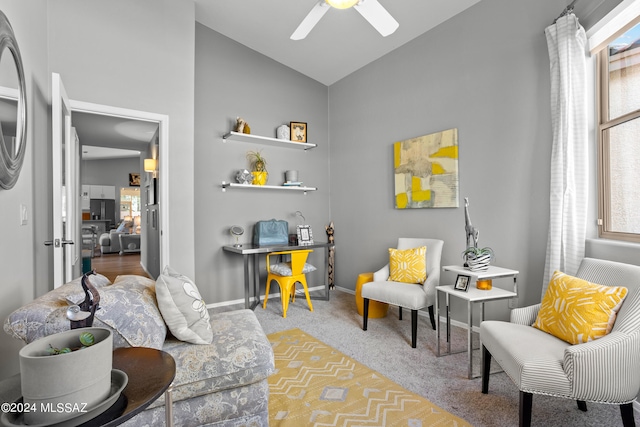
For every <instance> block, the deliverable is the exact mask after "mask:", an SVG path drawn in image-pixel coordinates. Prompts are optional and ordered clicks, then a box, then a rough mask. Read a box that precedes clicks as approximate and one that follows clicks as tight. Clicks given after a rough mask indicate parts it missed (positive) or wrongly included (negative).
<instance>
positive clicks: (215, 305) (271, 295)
mask: <svg viewBox="0 0 640 427" xmlns="http://www.w3.org/2000/svg"><path fill="white" fill-rule="evenodd" d="M336 289H337V288H336ZM312 291H324V285H322V286H314V287H312V288H309V292H312ZM279 296H280V292H277V293H269V298H274V297H279ZM262 300H264V294H261V295H260V301H262ZM236 304H240V305H244V298H241V299H236V300H231V301H224V302H217V303H213V304H207V309H211V308H218V307H228V306H230V305H236Z"/></svg>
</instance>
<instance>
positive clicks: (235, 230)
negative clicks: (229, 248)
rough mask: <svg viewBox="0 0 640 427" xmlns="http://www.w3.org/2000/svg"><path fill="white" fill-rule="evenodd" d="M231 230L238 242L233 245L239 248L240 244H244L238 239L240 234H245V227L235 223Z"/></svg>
mask: <svg viewBox="0 0 640 427" xmlns="http://www.w3.org/2000/svg"><path fill="white" fill-rule="evenodd" d="M229 232H230V233H231V235H232V236H235V238H236V243H235V245H233V246H234V247H236V248H239V247H240V246H242V245H241V244H240V243H238V239H239V238H240V236H242V235H243V234H244V228H242V227H240V226H239V225H233V226H231V228H230V229H229Z"/></svg>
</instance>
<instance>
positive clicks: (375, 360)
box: [255, 290, 622, 427]
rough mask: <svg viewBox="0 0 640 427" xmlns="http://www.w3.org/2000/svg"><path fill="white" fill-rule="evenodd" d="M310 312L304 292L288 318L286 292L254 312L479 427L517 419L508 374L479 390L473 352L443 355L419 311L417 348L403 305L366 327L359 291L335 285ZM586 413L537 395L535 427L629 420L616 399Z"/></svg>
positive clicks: (267, 325)
mask: <svg viewBox="0 0 640 427" xmlns="http://www.w3.org/2000/svg"><path fill="white" fill-rule="evenodd" d="M312 302H313V308H314V311H313V312H310V311H309V309H308V307H307V303H306V301H305V300H304V298H299V297H298V298H296V301H295V303H292V304H290V305H289V309H288V311H287V318H286V319H283V318H282V310H281V303H280V298H270V299H269V303H268V305H267V308H266V310H263V309H262V307H261V306H260V307H257V308H256V309H255V313H256V315H257V317H258V320H259V321H260V324H261V325H262V327H263V329H264V331H265V332H266V333H267V334H271V333H274V332H280V331H286V330H289V329H292V328H299V329H301V330H302V331H304V332H307V333H308V334H310V335H312V336H313V337H315V338H317V339H318V340H320V341H322V342H324V343H326V344H328V345H330V346H332V347H333V348H335V349H336V350H338V351H340V352H342V353H344V354H346V355H347V356H349V357H351V358H353V359H354V360H356V361H358V362H360V363H362V364H364V365H366V366H368V367H369V368H371V369H373V370H375V371H378V372H380V373H381V374H382V375H384V376H386V377H387V378H389V379H390V380H392V381H394V382H396V383H398V384H399V385H401V386H402V387H404V388H406V389H407V390H409V391H411V392H413V393H416V394H418V395H420V396H423V397H424V398H426V399H427V400H429V401H430V402H432V403H433V404H435V405H437V406H439V407H441V408H442V409H444V410H446V411H449V412H451V413H452V414H454V415H456V416H458V417H460V418H462V419H464V420H466V421H468V422H469V423H470V424H471V425H474V426H478V427H480V426H516V425H518V400H519V393H518V389H517V388H516V387H515V386H514V384H513V383H512V382H511V380H509V378H508V377H507V376H506V374H504V373H495V374H492V375H491V380H490V382H489V394H487V395H484V394H482V393H481V392H480V379H479V378H477V379H473V380H469V379H467V355H466V353H459V354H453V355H449V356H443V357H436V333H435V331H434V330H432V329H431V327H430V325H429V321H428V317H423V316H420V318H419V323H418V343H417V348H415V349H412V348H411V344H410V343H411V321H410V316H408V315H406V314H405V316H404V317H403V320H402V321H400V320H398V311H397V309H392V310H390V311H389V314H388V315H387V317H385V318H382V319H370V320H369V327H368V331H363V330H362V317H361V316H359V315H358V313H357V312H356V306H355V297H354V296H353V295H352V294H349V293H346V292H341V291H339V290H332V291H331V300H330V301H321V300H313V301H312ZM452 336H453V338H452V347H453V350H454V351H456V350H464V349H466V331H465V330H463V329H461V328H455V327H454V328H453V332H452ZM479 353H480V352H479V351H475V352H474V358H475V362H474V369H475V372H476V373H479ZM587 406H588V408H589V410H588V411H587V412H581V411H580V410H578V408H577V405H576V403H575V402H573V401H570V400H566V399H557V398H551V397H546V396H534V398H533V420H532V426H544V427H552V426H563V427H568V426H594V427H596V426H597V427H602V426H617V425H622V422H621V418H620V412H619V408H618V407H617V406H611V405H602V404H595V403H589V404H588V405H587Z"/></svg>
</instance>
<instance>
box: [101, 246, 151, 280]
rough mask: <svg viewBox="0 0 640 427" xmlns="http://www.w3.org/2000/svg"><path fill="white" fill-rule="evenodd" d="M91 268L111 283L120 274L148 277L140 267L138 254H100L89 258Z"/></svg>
mask: <svg viewBox="0 0 640 427" xmlns="http://www.w3.org/2000/svg"><path fill="white" fill-rule="evenodd" d="M91 268H92V269H94V270H96V272H97V273H100V274H102V275H103V276H106V277H107V278H108V279H109V280H111V282H113V281H114V280H115V278H116V277H117V276H118V275H121V274H137V275H139V276H144V277H150V276H149V275H148V274H147V273H146V272H145V271H144V269H143V268H142V265H140V254H124V255H118V254H117V253H116V254H102V256H96V257H93V258H91Z"/></svg>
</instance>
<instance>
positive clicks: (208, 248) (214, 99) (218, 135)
mask: <svg viewBox="0 0 640 427" xmlns="http://www.w3.org/2000/svg"><path fill="white" fill-rule="evenodd" d="M195 69H196V95H195V103H196V107H195V112H196V116H195V149H194V152H195V153H194V154H195V161H194V162H195V163H194V166H195V174H196V177H197V179H196V180H195V194H196V195H197V196H196V198H195V224H196V227H195V229H196V236H195V239H196V242H195V243H196V251H195V257H196V277H195V279H196V283H198V287H199V289H200V292H201V293H202V297H203V298H204V300H205V301H207V303H208V304H215V303H220V302H226V301H234V300H241V299H242V298H243V297H244V290H243V286H242V258H241V257H240V256H237V255H230V254H228V253H225V252H223V250H222V246H224V245H229V244H233V243H235V240H234V239H233V238H232V236H231V235H230V233H229V228H230V227H231V226H232V225H241V226H242V227H244V229H245V234H244V236H242V238H241V240H240V241H241V242H250V241H251V237H252V230H253V224H254V223H255V222H256V221H258V220H268V219H271V218H276V219H283V220H286V221H288V222H289V229H290V232H293V231H295V226H296V225H297V224H298V223H297V221H296V218H295V212H296V211H301V212H302V213H303V214H304V216H305V218H306V220H307V223H308V224H309V225H311V227H312V230H313V234H314V238H315V240H318V241H320V240H324V241H326V234H325V230H324V226H325V225H327V224H329V222H330V221H331V216H330V206H329V164H328V156H329V135H328V129H329V121H328V113H327V109H328V106H327V92H328V90H327V87H326V86H324V85H322V84H320V83H318V82H317V81H315V80H312V79H310V78H308V77H305V76H303V75H301V74H299V73H297V72H295V71H293V70H291V69H289V68H287V67H285V66H283V65H281V64H279V63H277V62H275V61H273V60H272V59H269V58H267V57H265V56H263V55H260V54H258V53H256V52H255V51H253V50H251V49H248V48H246V47H245V46H243V45H241V44H239V43H237V42H235V41H233V40H231V39H229V38H227V37H225V36H223V35H221V34H219V33H216V32H215V31H213V30H211V29H209V28H207V27H205V26H203V25H201V24H197V25H196V67H195ZM237 116H240V117H242V118H244V119H245V120H246V121H247V122H248V123H249V125H250V126H251V133H252V134H255V135H261V136H268V137H275V129H276V128H277V127H278V126H279V125H281V124H283V123H287V124H288V123H289V122H290V121H302V122H307V124H308V141H309V142H313V143H315V144H318V147H317V148H315V149H312V150H309V151H306V152H305V151H302V150H293V149H286V148H280V147H268V146H262V145H257V144H248V143H232V142H229V143H223V142H222V135H223V134H225V133H227V132H229V131H230V130H232V129H233V126H234V125H235V120H236V117H237ZM255 150H261V151H262V154H263V155H264V156H265V158H266V159H267V169H268V171H269V182H268V184H270V185H280V184H282V182H283V181H284V171H285V170H288V169H298V170H299V178H300V180H302V181H304V183H305V184H306V185H309V186H314V187H318V191H315V192H310V193H308V194H307V195H306V196H305V195H304V194H302V193H301V192H300V193H299V192H283V191H278V190H272V191H268V190H267V191H264V190H263V191H259V190H253V189H251V190H233V189H230V190H227V191H226V192H222V191H221V187H220V185H221V182H222V181H227V182H229V181H232V182H235V181H234V175H235V173H236V171H237V170H239V169H244V168H248V163H247V160H246V153H247V151H255ZM310 262H312V263H313V264H315V265H317V266H322V265H323V262H324V258H323V253H322V252H321V251H317V252H316V253H314V254H312V256H311V257H310ZM262 268H264V267H262ZM322 273H323V269H320V270H319V271H318V272H315V273H312V274H311V275H310V277H309V282H310V283H309V285H310V286H314V285H319V284H321V283H322ZM262 282H264V280H263V281H262Z"/></svg>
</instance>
